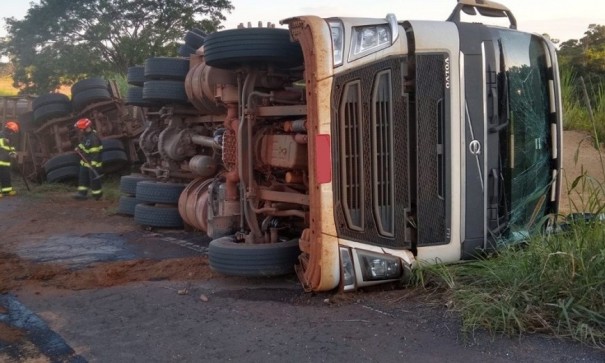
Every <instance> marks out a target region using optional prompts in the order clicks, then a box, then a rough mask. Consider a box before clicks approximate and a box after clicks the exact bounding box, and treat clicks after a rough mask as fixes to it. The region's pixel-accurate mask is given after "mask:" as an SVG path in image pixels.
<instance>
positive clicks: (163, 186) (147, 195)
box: [135, 180, 186, 205]
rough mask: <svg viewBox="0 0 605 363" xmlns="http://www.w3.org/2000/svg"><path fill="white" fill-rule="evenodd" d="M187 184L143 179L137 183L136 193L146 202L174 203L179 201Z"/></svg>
mask: <svg viewBox="0 0 605 363" xmlns="http://www.w3.org/2000/svg"><path fill="white" fill-rule="evenodd" d="M185 186H186V185H185V184H178V183H162V182H157V181H151V180H147V181H141V182H138V183H137V189H136V193H135V195H136V196H137V198H138V199H139V200H141V201H143V202H145V203H160V204H173V205H177V204H178V203H179V197H180V196H181V192H182V191H183V189H185Z"/></svg>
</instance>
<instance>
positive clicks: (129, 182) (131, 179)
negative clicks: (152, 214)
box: [120, 174, 150, 196]
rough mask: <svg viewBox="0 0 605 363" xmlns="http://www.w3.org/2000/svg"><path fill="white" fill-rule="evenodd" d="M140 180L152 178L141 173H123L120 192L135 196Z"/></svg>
mask: <svg viewBox="0 0 605 363" xmlns="http://www.w3.org/2000/svg"><path fill="white" fill-rule="evenodd" d="M140 181H150V178H149V177H146V176H145V175H141V174H131V175H123V176H122V177H121V178H120V192H121V193H123V194H128V195H131V196H135V195H136V194H137V183H138V182H140Z"/></svg>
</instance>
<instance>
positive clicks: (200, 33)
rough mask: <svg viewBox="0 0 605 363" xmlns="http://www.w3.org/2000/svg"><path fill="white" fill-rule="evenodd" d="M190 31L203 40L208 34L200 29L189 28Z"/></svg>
mask: <svg viewBox="0 0 605 363" xmlns="http://www.w3.org/2000/svg"><path fill="white" fill-rule="evenodd" d="M191 31H192V32H194V33H195V34H197V35H200V36H202V37H204V38H205V37H206V36H207V35H208V33H206V32H205V31H203V30H202V29H200V28H191Z"/></svg>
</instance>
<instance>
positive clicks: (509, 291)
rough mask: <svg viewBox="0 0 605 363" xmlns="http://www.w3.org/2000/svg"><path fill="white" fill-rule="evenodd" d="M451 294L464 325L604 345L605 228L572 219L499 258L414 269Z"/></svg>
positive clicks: (464, 326)
mask: <svg viewBox="0 0 605 363" xmlns="http://www.w3.org/2000/svg"><path fill="white" fill-rule="evenodd" d="M416 276H421V278H420V279H421V280H422V282H423V283H426V282H427V280H428V276H431V281H432V284H433V286H435V285H436V286H438V287H440V288H442V289H445V290H447V291H448V294H451V300H452V301H453V309H454V310H456V311H458V312H459V313H460V314H461V316H462V321H463V331H465V332H472V331H474V330H476V329H478V328H483V329H487V330H488V331H490V332H492V333H504V334H508V335H519V334H522V333H536V332H540V333H548V334H553V335H556V336H561V337H570V338H572V339H574V340H578V341H581V342H583V343H586V344H589V345H591V346H595V347H599V348H603V349H605V228H604V225H602V224H595V225H575V226H573V227H572V228H571V229H570V231H568V232H567V233H565V234H559V235H551V236H549V237H536V238H534V239H533V240H531V241H530V242H529V243H527V244H526V245H524V246H522V247H521V246H511V247H507V248H505V249H503V250H501V251H500V252H499V253H498V255H497V257H494V258H490V259H484V260H477V261H473V262H470V263H467V264H461V265H452V266H449V267H448V268H447V269H444V268H443V266H441V268H436V267H434V266H431V267H429V268H428V269H420V270H419V272H417V273H416Z"/></svg>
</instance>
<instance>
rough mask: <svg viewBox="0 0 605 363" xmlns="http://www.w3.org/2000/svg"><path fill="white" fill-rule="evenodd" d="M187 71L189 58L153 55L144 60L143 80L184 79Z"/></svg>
mask: <svg viewBox="0 0 605 363" xmlns="http://www.w3.org/2000/svg"><path fill="white" fill-rule="evenodd" d="M187 72H189V59H183V58H171V57H155V58H147V59H146V60H145V80H148V81H149V80H160V79H166V80H173V81H184V80H185V77H186V76H187Z"/></svg>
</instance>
